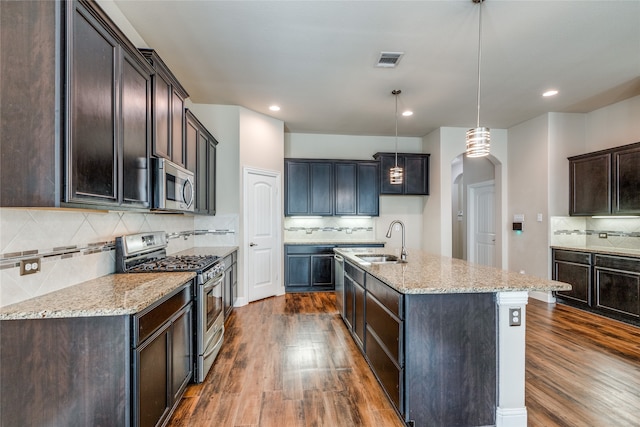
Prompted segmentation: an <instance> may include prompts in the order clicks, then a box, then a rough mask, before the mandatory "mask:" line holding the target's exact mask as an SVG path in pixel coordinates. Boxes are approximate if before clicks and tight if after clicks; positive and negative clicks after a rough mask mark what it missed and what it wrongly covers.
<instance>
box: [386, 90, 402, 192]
mask: <svg viewBox="0 0 640 427" xmlns="http://www.w3.org/2000/svg"><path fill="white" fill-rule="evenodd" d="M401 93H402V91H401V90H400V89H394V90H392V91H391V94H392V95H393V96H395V97H396V165H395V167H392V168H390V169H389V182H390V183H391V184H402V175H403V172H402V168H400V167H398V95H400V94H401Z"/></svg>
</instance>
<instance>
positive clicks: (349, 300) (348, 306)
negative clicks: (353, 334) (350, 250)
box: [342, 263, 355, 331]
mask: <svg viewBox="0 0 640 427" xmlns="http://www.w3.org/2000/svg"><path fill="white" fill-rule="evenodd" d="M345 265H346V263H345ZM353 288H354V285H353V279H351V277H349V276H348V275H347V274H345V275H344V316H343V318H342V319H343V320H344V323H345V324H346V325H347V329H349V331H353V301H354V292H355V290H354V289H353Z"/></svg>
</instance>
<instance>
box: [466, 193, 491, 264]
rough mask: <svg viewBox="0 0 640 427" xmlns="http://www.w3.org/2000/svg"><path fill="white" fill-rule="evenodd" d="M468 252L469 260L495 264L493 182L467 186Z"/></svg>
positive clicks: (477, 262)
mask: <svg viewBox="0 0 640 427" xmlns="http://www.w3.org/2000/svg"><path fill="white" fill-rule="evenodd" d="M468 191H469V194H468V198H469V203H468V206H469V210H468V218H469V223H468V227H469V233H468V236H469V237H468V239H469V249H468V251H469V254H468V259H469V261H471V262H474V263H476V264H482V265H490V266H493V267H495V265H496V208H495V207H496V203H495V192H496V190H495V183H494V181H486V182H481V183H478V184H473V185H470V186H469V190H468Z"/></svg>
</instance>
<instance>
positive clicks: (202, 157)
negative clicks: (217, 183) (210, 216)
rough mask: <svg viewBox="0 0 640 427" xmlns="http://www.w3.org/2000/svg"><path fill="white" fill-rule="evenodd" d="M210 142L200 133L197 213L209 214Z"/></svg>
mask: <svg viewBox="0 0 640 427" xmlns="http://www.w3.org/2000/svg"><path fill="white" fill-rule="evenodd" d="M208 150H209V141H207V139H206V138H205V137H204V136H203V135H202V133H201V132H198V149H197V153H198V156H197V158H198V159H197V163H198V167H197V171H196V204H195V212H197V213H207V211H208V208H209V205H208V200H207V172H208V166H207V161H208V159H209V158H208Z"/></svg>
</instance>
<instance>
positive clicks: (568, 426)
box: [168, 292, 640, 427]
mask: <svg viewBox="0 0 640 427" xmlns="http://www.w3.org/2000/svg"><path fill="white" fill-rule="evenodd" d="M231 316H232V317H231V318H230V319H229V320H228V321H227V324H226V325H225V327H226V330H225V343H224V346H223V349H222V350H221V352H220V355H219V356H218V359H217V360H216V362H215V363H214V366H213V368H212V369H211V372H210V373H209V375H208V376H207V378H206V381H205V383H203V384H198V385H195V384H192V385H190V386H189V387H188V388H187V391H186V393H185V396H184V397H183V399H182V401H181V403H180V405H179V406H178V408H177V409H176V411H175V413H174V414H173V416H172V418H171V420H170V421H169V424H168V425H169V426H170V427H177V426H180V427H185V426H188V427H191V426H198V427H200V426H217V427H249V426H251V427H271V426H274V427H290V426H300V427H303V426H304V427H316V426H317V427H342V426H344V427H353V426H362V427H369V426H372V427H373V426H375V427H396V426H398V427H399V426H402V425H403V423H402V421H401V420H400V418H399V417H398V415H397V413H396V412H395V410H394V409H393V408H392V406H391V404H390V403H389V400H388V399H387V397H386V396H385V394H384V392H383V391H382V389H381V388H380V386H379V384H378V383H377V381H376V379H375V377H374V376H373V374H372V372H371V370H370V369H369V367H368V365H367V364H366V361H365V360H364V358H363V357H362V355H361V354H360V351H359V350H358V348H357V347H356V345H355V344H354V342H353V339H352V338H351V336H350V335H349V333H348V332H347V330H346V328H345V326H344V323H343V322H342V320H341V319H340V317H339V315H338V314H337V311H336V307H335V296H334V295H333V293H330V292H322V293H306V294H305V293H300V294H287V295H284V296H280V297H274V298H269V299H265V300H262V301H258V302H255V303H251V304H249V305H247V306H245V307H240V308H236V309H235V310H234V312H233V313H232V315H231ZM526 339H527V341H526V343H527V344H526V346H527V347H526V386H525V388H526V406H527V411H528V420H529V421H528V426H529V427H640V418H639V414H640V329H639V328H637V327H634V326H631V325H626V324H623V323H620V322H617V321H613V320H610V319H607V318H604V317H601V316H597V315H594V314H592V313H587V312H584V311H581V310H578V309H575V308H572V307H568V306H564V305H560V304H559V305H553V304H546V303H542V302H540V301H536V300H532V299H531V300H530V302H529V305H528V306H527V336H526Z"/></svg>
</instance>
